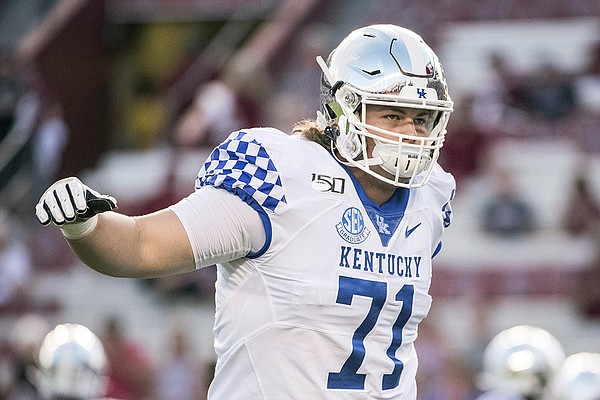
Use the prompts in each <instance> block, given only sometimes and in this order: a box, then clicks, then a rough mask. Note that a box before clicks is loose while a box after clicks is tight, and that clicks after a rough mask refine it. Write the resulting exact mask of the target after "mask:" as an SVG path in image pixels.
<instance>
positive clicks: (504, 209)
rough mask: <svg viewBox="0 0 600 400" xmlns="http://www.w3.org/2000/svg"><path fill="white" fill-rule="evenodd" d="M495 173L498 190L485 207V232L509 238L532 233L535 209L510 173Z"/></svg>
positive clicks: (534, 224) (483, 215) (483, 217)
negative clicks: (518, 188)
mask: <svg viewBox="0 0 600 400" xmlns="http://www.w3.org/2000/svg"><path fill="white" fill-rule="evenodd" d="M494 173H495V174H496V175H495V176H494V183H495V185H496V189H495V192H494V193H493V194H492V196H491V198H489V199H488V200H487V202H486V203H485V204H484V207H483V213H482V228H483V230H484V231H485V232H487V233H490V234H493V235H497V236H502V237H507V238H511V237H517V236H521V235H523V234H528V233H532V232H533V231H534V230H535V228H536V223H535V219H534V215H533V207H532V206H531V205H530V204H529V203H528V202H527V201H526V200H525V199H523V198H522V197H521V194H520V193H519V192H518V190H517V187H516V185H515V182H514V180H513V179H512V177H511V175H510V172H508V171H505V170H497V171H495V172H494Z"/></svg>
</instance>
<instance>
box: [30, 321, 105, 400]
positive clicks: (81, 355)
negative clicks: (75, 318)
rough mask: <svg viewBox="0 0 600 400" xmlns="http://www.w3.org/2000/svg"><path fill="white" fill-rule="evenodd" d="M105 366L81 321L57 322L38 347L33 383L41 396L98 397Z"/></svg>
mask: <svg viewBox="0 0 600 400" xmlns="http://www.w3.org/2000/svg"><path fill="white" fill-rule="evenodd" d="M106 366H107V362H106V356H105V354H104V348H103V347H102V343H101V342H100V339H98V337H97V336H96V335H94V334H93V333H92V332H91V331H90V330H89V329H88V328H87V327H85V326H83V325H79V324H60V325H57V326H56V327H55V328H54V329H53V330H52V331H50V333H48V334H47V335H46V337H45V338H44V341H43V343H42V346H41V348H40V351H39V357H38V370H37V374H36V386H37V387H38V389H39V392H40V394H41V396H42V398H43V399H45V400H99V399H100V397H102V395H103V394H104V393H105V386H106V375H105V372H106ZM104 400H109V399H104Z"/></svg>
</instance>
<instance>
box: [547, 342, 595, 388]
mask: <svg viewBox="0 0 600 400" xmlns="http://www.w3.org/2000/svg"><path fill="white" fill-rule="evenodd" d="M554 386H555V388H554V396H555V399H556V400H600V354H599V353H591V352H582V353H576V354H572V355H570V356H569V357H567V360H566V361H565V363H564V365H563V366H562V368H561V369H560V374H559V375H558V378H557V379H556V385H554Z"/></svg>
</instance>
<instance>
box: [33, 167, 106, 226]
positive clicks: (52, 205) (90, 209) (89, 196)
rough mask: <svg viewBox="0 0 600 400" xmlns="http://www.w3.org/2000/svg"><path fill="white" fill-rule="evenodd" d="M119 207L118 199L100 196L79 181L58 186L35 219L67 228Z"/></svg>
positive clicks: (39, 207) (41, 204) (41, 203)
mask: <svg viewBox="0 0 600 400" xmlns="http://www.w3.org/2000/svg"><path fill="white" fill-rule="evenodd" d="M116 207H117V200H115V198H114V197H111V196H107V195H103V194H100V193H98V192H96V191H95V190H93V189H90V188H89V187H87V186H86V185H84V184H83V183H82V182H81V181H80V180H79V179H77V178H75V177H70V178H65V179H61V180H59V181H57V182H54V183H53V184H52V185H51V186H50V187H49V188H48V189H47V190H46V191H45V192H44V194H43V195H42V197H41V198H40V201H39V202H38V203H37V205H36V206H35V215H36V216H37V219H38V220H39V221H40V222H41V223H42V224H43V225H48V224H49V223H50V222H52V223H54V224H56V225H59V226H60V225H63V224H65V223H71V222H83V221H85V220H87V219H89V218H91V217H93V216H94V215H96V214H98V213H102V212H105V211H110V210H112V209H114V208H116Z"/></svg>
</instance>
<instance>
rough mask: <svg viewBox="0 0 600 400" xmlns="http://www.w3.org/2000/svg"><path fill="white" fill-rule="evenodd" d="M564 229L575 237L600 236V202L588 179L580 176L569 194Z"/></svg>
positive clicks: (563, 218)
mask: <svg viewBox="0 0 600 400" xmlns="http://www.w3.org/2000/svg"><path fill="white" fill-rule="evenodd" d="M569 193H570V198H569V199H568V202H567V207H566V211H565V214H564V215H563V217H562V220H563V227H564V228H565V229H566V230H567V232H569V234H571V235H573V236H582V235H592V236H596V235H598V234H600V202H599V201H598V199H597V198H596V197H595V195H594V193H593V192H592V189H591V188H590V183H589V181H588V179H587V178H586V177H585V176H583V174H579V175H578V176H577V177H576V178H575V181H574V183H573V190H572V191H570V192H569Z"/></svg>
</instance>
